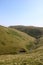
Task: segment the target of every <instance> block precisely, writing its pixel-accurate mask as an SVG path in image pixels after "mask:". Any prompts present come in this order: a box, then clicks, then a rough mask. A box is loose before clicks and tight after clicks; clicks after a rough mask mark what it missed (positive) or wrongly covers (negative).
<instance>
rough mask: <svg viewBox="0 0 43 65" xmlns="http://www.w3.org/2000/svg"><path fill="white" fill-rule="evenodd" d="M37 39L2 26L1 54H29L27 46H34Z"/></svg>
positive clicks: (0, 33) (0, 28)
mask: <svg viewBox="0 0 43 65" xmlns="http://www.w3.org/2000/svg"><path fill="white" fill-rule="evenodd" d="M34 42H35V38H33V37H31V36H29V35H27V34H26V33H23V32H20V31H18V30H16V29H11V28H7V27H3V26H0V54H16V53H22V52H27V51H28V49H27V47H26V46H27V45H29V44H30V43H32V44H34Z"/></svg>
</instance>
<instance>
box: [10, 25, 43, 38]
mask: <svg viewBox="0 0 43 65" xmlns="http://www.w3.org/2000/svg"><path fill="white" fill-rule="evenodd" d="M10 28H15V29H17V30H20V31H22V32H25V33H27V34H29V35H31V36H32V37H35V38H36V39H38V38H40V37H41V36H42V35H43V27H34V26H10Z"/></svg>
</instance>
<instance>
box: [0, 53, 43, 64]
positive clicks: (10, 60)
mask: <svg viewBox="0 0 43 65" xmlns="http://www.w3.org/2000/svg"><path fill="white" fill-rule="evenodd" d="M0 65H43V53H39V52H37V53H32V54H17V55H0Z"/></svg>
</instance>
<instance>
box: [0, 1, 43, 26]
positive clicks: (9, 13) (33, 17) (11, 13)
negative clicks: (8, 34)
mask: <svg viewBox="0 0 43 65" xmlns="http://www.w3.org/2000/svg"><path fill="white" fill-rule="evenodd" d="M0 25H4V26H9V25H29V26H30V25H32V26H43V0H0Z"/></svg>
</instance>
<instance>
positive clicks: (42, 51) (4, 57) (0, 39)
mask: <svg viewBox="0 0 43 65" xmlns="http://www.w3.org/2000/svg"><path fill="white" fill-rule="evenodd" d="M31 28H32V27H30V28H29V29H31ZM22 29H24V28H22ZM37 29H38V30H37V32H38V33H36V31H34V32H32V31H33V30H31V32H29V33H31V34H26V33H27V31H26V33H24V32H21V31H18V30H16V29H13V28H8V27H4V26H0V65H43V28H40V30H39V28H37ZM20 30H21V29H20ZM35 30H36V29H35ZM39 31H40V32H41V34H40V32H39ZM32 35H33V36H32ZM29 52H30V53H29ZM20 53H21V54H20ZM13 54H14V55H13Z"/></svg>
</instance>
